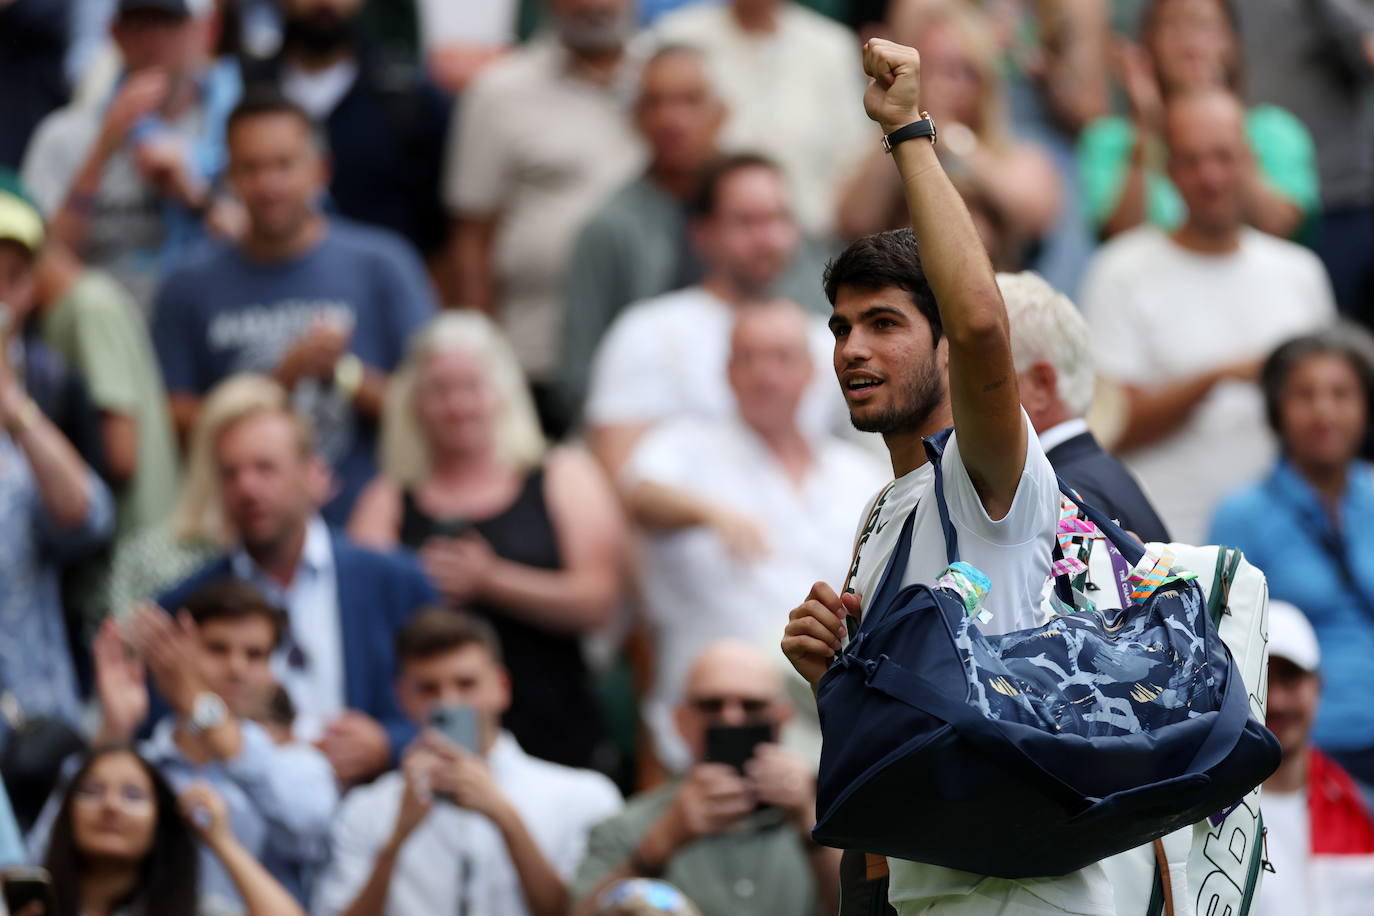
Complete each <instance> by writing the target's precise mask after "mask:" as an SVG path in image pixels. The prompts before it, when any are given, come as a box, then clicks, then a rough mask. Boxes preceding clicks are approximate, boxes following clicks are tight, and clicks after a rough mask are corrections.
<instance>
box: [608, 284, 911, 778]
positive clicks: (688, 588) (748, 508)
mask: <svg viewBox="0 0 1374 916" xmlns="http://www.w3.org/2000/svg"><path fill="white" fill-rule="evenodd" d="M809 334H810V332H809V329H808V326H807V318H806V315H805V313H803V312H802V310H801V309H800V308H799V307H798V306H796V305H793V304H792V303H789V302H782V301H778V302H772V303H768V304H763V305H751V306H749V307H748V308H746V309H743V310H742V311H741V312H740V313H739V317H738V319H737V320H736V322H735V329H734V333H733V335H732V337H731V346H730V363H729V369H728V371H729V379H730V389H731V390H732V391H733V392H734V396H735V402H736V404H737V406H738V415H737V416H735V417H730V418H728V419H717V420H705V419H699V418H683V419H680V420H675V421H670V422H668V423H665V424H664V425H662V426H659V427H656V428H655V429H654V430H653V431H652V432H650V433H649V434H648V435H646V436H645V437H644V438H643V439H642V440H641V441H640V443H639V445H638V447H637V448H636V449H635V451H634V454H633V455H632V456H631V458H630V460H629V462H628V463H627V464H626V466H625V470H624V472H623V473H622V475H621V481H620V482H621V486H622V492H624V494H625V502H626V505H627V506H628V508H629V510H630V513H631V516H632V517H633V518H634V520H635V521H637V522H638V523H639V524H640V525H641V526H643V527H644V528H645V529H647V531H648V532H649V535H648V537H647V538H646V542H645V544H644V549H643V551H642V553H641V555H640V560H639V582H640V587H641V588H642V590H643V598H644V604H645V610H646V613H647V617H648V624H649V627H650V629H651V631H652V633H651V635H652V642H653V645H654V647H655V652H654V666H653V667H654V671H653V675H654V683H653V687H652V688H651V689H650V693H649V697H648V699H647V700H646V701H645V704H644V709H643V711H644V718H645V720H646V722H647V723H648V725H649V729H650V731H651V732H652V733H653V736H654V739H655V742H656V746H657V751H658V754H659V758H660V760H661V761H662V762H663V763H664V764H666V765H667V766H668V768H669V769H670V770H674V771H679V770H682V769H683V768H685V767H686V766H687V765H688V763H689V762H690V759H691V758H690V755H689V753H688V750H687V746H686V744H685V743H684V742H683V740H682V737H681V735H680V734H679V733H678V729H677V727H676V725H675V724H674V722H673V720H672V710H673V708H674V707H676V706H677V704H678V702H679V701H680V700H681V698H682V689H683V684H684V682H685V679H686V677H687V666H688V665H689V664H690V662H691V660H692V659H693V658H695V657H696V656H697V654H698V653H699V652H701V650H703V649H704V648H706V646H707V645H708V644H710V643H712V642H714V641H716V640H718V639H723V638H726V637H734V638H737V639H741V640H744V641H745V642H748V643H750V644H751V645H754V646H757V647H759V648H760V649H764V648H767V649H769V650H770V651H771V650H773V649H774V647H775V646H776V645H777V634H778V627H779V626H782V625H783V624H784V614H785V613H786V611H787V608H788V606H789V605H790V604H791V603H792V601H793V600H795V597H796V594H797V592H798V591H799V590H801V589H803V588H806V587H807V586H808V585H809V584H810V583H811V582H814V581H815V580H816V579H817V578H833V577H835V576H839V575H843V572H844V570H843V557H844V555H845V551H846V549H847V548H848V547H849V545H850V544H852V543H853V537H854V518H855V517H856V516H857V515H858V514H859V512H860V510H862V508H863V505H864V501H865V500H866V499H867V498H868V497H869V496H870V495H871V494H872V493H873V491H874V490H875V489H876V488H877V487H879V486H881V485H882V484H883V482H884V481H885V480H886V479H887V474H886V471H885V469H884V468H883V467H882V466H881V465H880V464H878V462H877V461H876V460H874V458H873V457H872V456H870V455H869V454H867V453H866V452H864V451H862V450H861V449H859V448H858V447H857V446H855V445H853V444H851V443H848V442H844V441H841V440H840V439H837V438H834V437H832V436H825V437H816V438H808V437H807V436H805V435H803V433H802V431H801V429H800V428H799V427H798V425H797V410H798V407H800V405H801V401H802V397H803V396H804V394H805V393H806V389H807V386H808V385H809V384H810V382H811V380H812V379H813V378H814V377H815V376H816V375H817V373H816V371H815V361H814V359H813V358H812V353H811V344H810V340H809ZM827 375H828V373H827ZM723 587H725V588H729V590H730V592H731V595H732V596H733V598H732V600H731V601H729V602H722V601H721V600H720V594H721V588H723ZM789 673H790V672H789ZM802 692H803V693H804V692H805V691H804V689H803V691H802ZM807 706H808V707H811V704H810V703H809V702H808V703H807ZM809 711H811V710H808V712H809ZM807 718H809V720H810V723H811V725H812V728H811V729H810V734H809V735H808V734H807V733H806V732H807V730H805V729H803V730H802V733H801V734H799V735H791V734H789V735H788V737H787V741H785V743H789V742H791V741H793V740H802V741H806V740H807V739H808V738H810V739H811V746H810V748H808V750H810V751H812V752H813V755H814V752H815V751H816V750H817V746H816V745H815V742H814V724H815V716H814V714H812V715H810V716H808V717H807ZM793 731H796V730H793ZM794 746H796V745H794ZM797 749H798V750H802V748H801V747H799V746H798V748H797Z"/></svg>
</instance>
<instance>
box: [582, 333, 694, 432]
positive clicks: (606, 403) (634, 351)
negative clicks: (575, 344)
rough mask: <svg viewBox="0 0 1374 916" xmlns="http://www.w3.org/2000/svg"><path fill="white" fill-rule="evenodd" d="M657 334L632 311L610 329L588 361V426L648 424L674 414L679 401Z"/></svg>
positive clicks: (659, 336) (659, 335)
mask: <svg viewBox="0 0 1374 916" xmlns="http://www.w3.org/2000/svg"><path fill="white" fill-rule="evenodd" d="M663 333H665V329H664V328H662V327H654V326H653V325H652V323H651V322H650V321H648V320H646V316H645V315H644V314H643V313H642V312H636V311H634V310H633V309H632V310H631V311H628V312H626V313H625V314H624V315H621V316H620V317H619V318H618V319H616V322H615V324H613V325H611V329H610V331H609V332H607V334H606V339H605V340H603V341H602V342H601V346H600V348H598V349H597V353H596V358H595V359H594V360H592V381H591V390H590V391H589V393H588V394H587V411H586V414H587V423H588V425H590V426H615V425H618V424H632V423H654V422H657V421H659V420H662V419H664V418H665V417H668V416H671V415H672V414H673V413H674V412H675V410H676V408H677V405H678V402H679V399H678V398H677V397H675V392H674V390H673V379H672V373H670V372H665V371H663V365H662V360H661V359H660V348H659V346H658V344H659V342H660V339H661V335H662V334H663Z"/></svg>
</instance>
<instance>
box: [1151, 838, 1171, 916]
mask: <svg viewBox="0 0 1374 916" xmlns="http://www.w3.org/2000/svg"><path fill="white" fill-rule="evenodd" d="M1154 847H1155V878H1157V879H1158V881H1159V885H1158V889H1159V890H1160V891H1161V892H1162V893H1161V895H1160V896H1161V897H1162V898H1163V911H1162V912H1163V916H1174V876H1173V875H1171V874H1170V873H1169V854H1168V853H1167V852H1165V851H1164V838H1163V837H1160V838H1158V839H1156V840H1155V842H1154ZM1152 902H1153V901H1152ZM1152 912H1153V913H1155V914H1159V913H1160V912H1161V911H1160V910H1158V909H1155V910H1153V911H1152Z"/></svg>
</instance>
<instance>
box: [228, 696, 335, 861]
mask: <svg viewBox="0 0 1374 916" xmlns="http://www.w3.org/2000/svg"><path fill="white" fill-rule="evenodd" d="M240 728H241V730H242V733H243V746H242V747H241V748H240V750H239V754H238V756H237V757H235V758H234V759H232V760H227V761H225V762H224V772H225V774H226V775H227V776H228V777H229V778H230V779H231V780H233V781H234V783H235V784H237V785H238V786H239V788H241V789H243V791H244V794H245V795H247V796H248V798H249V799H250V800H251V801H252V804H253V805H254V807H256V808H257V810H258V813H259V814H261V815H262V817H263V820H265V821H267V823H268V824H270V825H271V826H272V828H273V831H274V834H273V837H272V840H273V844H274V846H275V847H276V848H278V849H284V850H289V851H291V852H293V853H295V854H296V856H298V857H299V858H301V859H305V860H309V859H313V858H314V857H315V855H316V854H317V852H318V850H319V849H320V848H321V847H322V846H323V845H324V842H325V838H326V837H327V836H328V833H329V819H330V816H331V815H332V814H333V813H334V806H335V805H336V804H337V803H338V800H339V793H338V790H337V789H336V788H335V785H334V773H333V771H332V769H331V768H330V765H329V761H328V760H327V759H326V758H325V756H324V755H323V754H321V753H319V752H318V751H316V750H315V749H314V748H312V747H306V746H288V747H278V746H277V745H276V744H274V743H273V741H272V739H271V738H270V737H268V735H267V732H266V731H264V730H263V728H262V726H260V725H258V724H257V723H256V722H243V723H241V724H240Z"/></svg>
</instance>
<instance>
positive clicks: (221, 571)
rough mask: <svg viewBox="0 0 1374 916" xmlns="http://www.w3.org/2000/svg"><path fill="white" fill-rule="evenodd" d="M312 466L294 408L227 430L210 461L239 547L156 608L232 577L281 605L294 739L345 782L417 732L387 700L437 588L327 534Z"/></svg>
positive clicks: (249, 418)
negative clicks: (410, 629) (419, 614)
mask: <svg viewBox="0 0 1374 916" xmlns="http://www.w3.org/2000/svg"><path fill="white" fill-rule="evenodd" d="M317 461H318V459H317V458H316V455H315V450H314V445H313V442H312V438H311V434H310V430H309V427H308V425H307V424H306V423H305V422H304V421H303V420H301V419H300V418H299V417H297V416H295V415H294V414H292V413H290V412H289V411H286V410H281V409H261V408H258V409H254V410H252V411H250V412H248V413H246V414H244V415H243V416H240V417H237V418H235V419H233V420H232V421H230V422H229V423H226V424H225V425H224V427H223V429H222V432H221V433H220V436H219V439H218V440H217V441H216V443H215V462H216V470H217V472H218V474H219V482H220V488H221V496H222V500H223V508H224V516H225V519H226V521H227V522H228V523H229V524H230V526H231V527H232V529H233V530H234V531H236V532H237V533H238V536H239V539H240V546H239V547H238V548H237V549H236V550H235V551H233V552H232V553H231V554H230V555H229V556H228V557H226V558H224V559H222V560H219V561H217V562H215V563H212V564H211V565H209V566H207V567H205V568H204V569H202V570H200V571H199V572H197V573H195V574H194V575H192V576H191V577H190V578H189V579H187V580H186V581H185V582H182V583H181V584H180V585H178V586H177V587H176V588H175V589H173V590H172V591H171V592H169V593H168V594H166V595H164V596H163V597H162V599H161V600H160V602H159V603H160V604H161V605H162V606H163V607H165V608H168V609H169V610H173V611H175V610H176V609H177V608H179V607H180V606H181V603H182V601H183V599H184V598H185V597H186V596H187V595H189V594H191V593H192V592H193V591H194V590H195V589H197V588H198V587H200V586H201V585H203V584H205V583H207V582H210V581H213V580H216V579H223V578H226V577H229V578H236V579H242V580H245V581H248V582H251V583H252V584H254V585H256V586H257V587H258V588H260V589H261V590H262V591H263V592H264V594H266V595H267V597H268V598H269V599H270V600H272V601H273V602H274V603H276V604H277V605H278V606H280V607H281V608H282V609H283V610H285V612H286V616H287V627H286V632H285V633H284V634H283V640H282V645H281V647H280V648H279V649H278V650H277V654H276V656H274V658H273V668H274V671H275V673H276V675H277V679H278V680H279V681H280V682H281V684H282V685H283V686H284V687H285V688H286V690H287V692H288V693H289V694H290V696H291V699H292V701H293V702H294V704H295V706H296V710H297V719H296V737H297V738H298V739H302V740H308V741H313V742H316V743H317V744H318V746H319V747H320V749H321V750H322V751H324V753H325V755H326V756H327V757H328V758H329V761H330V763H331V764H332V765H333V767H334V771H335V774H336V775H337V776H338V778H339V782H340V783H341V784H343V785H345V786H347V785H352V784H355V783H357V782H360V781H363V780H365V779H367V778H370V777H371V776H373V775H375V774H377V773H379V772H381V771H382V770H384V769H386V768H387V766H388V765H389V764H391V763H393V762H394V761H395V760H396V757H397V755H398V754H399V752H400V750H401V749H402V748H404V747H405V746H406V744H407V743H408V742H409V741H410V739H411V738H412V737H413V736H414V734H415V729H414V726H413V725H411V724H410V723H409V722H407V721H406V719H405V718H404V717H403V716H402V715H401V712H400V710H399V709H398V708H397V706H396V700H395V697H394V696H393V693H392V684H393V682H394V680H395V659H394V657H393V652H392V646H393V645H394V643H395V634H396V632H397V631H398V630H399V629H400V628H401V626H402V625H403V624H404V623H405V622H406V620H408V619H409V617H410V616H411V614H412V613H413V612H414V611H415V610H416V609H418V608H420V607H421V606H423V605H425V604H428V603H429V602H431V601H433V600H434V597H435V593H434V590H433V589H432V588H431V587H430V585H429V582H428V581H427V580H426V579H425V577H424V575H423V573H421V571H420V569H419V567H418V566H417V565H414V564H413V563H411V562H408V561H407V560H406V559H404V558H401V557H399V556H389V555H384V554H379V553H374V552H372V551H369V550H364V549H362V548H360V547H357V546H355V545H353V544H351V543H349V542H348V540H346V539H345V538H344V537H343V536H342V535H340V534H338V533H337V532H333V531H331V530H329V528H328V527H327V526H326V525H325V523H324V521H323V520H322V519H321V518H320V517H319V515H318V514H317V512H316V500H315V497H314V494H315V492H316V490H317V489H318V488H316V487H313V486H311V480H312V475H314V474H316V473H318V468H317V467H316V466H315V462H317Z"/></svg>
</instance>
